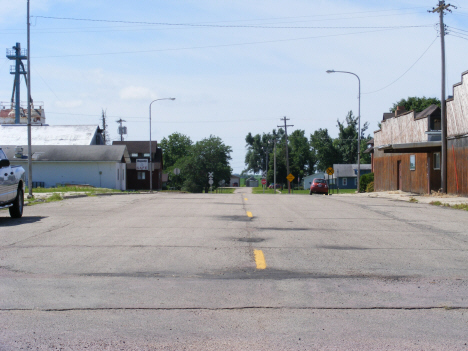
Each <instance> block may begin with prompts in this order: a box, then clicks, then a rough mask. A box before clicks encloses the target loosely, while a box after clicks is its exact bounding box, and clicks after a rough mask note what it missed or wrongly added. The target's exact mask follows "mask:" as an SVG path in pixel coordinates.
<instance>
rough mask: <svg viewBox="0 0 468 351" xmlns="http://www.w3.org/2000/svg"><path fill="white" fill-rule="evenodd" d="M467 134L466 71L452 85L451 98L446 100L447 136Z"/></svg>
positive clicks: (467, 88)
mask: <svg viewBox="0 0 468 351" xmlns="http://www.w3.org/2000/svg"><path fill="white" fill-rule="evenodd" d="M464 134H468V72H465V73H464V74H463V76H462V81H461V83H460V84H456V85H454V86H453V100H450V101H447V136H449V137H451V136H457V135H464Z"/></svg>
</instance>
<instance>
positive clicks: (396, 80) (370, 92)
mask: <svg viewBox="0 0 468 351" xmlns="http://www.w3.org/2000/svg"><path fill="white" fill-rule="evenodd" d="M437 38H438V37H436V38H435V39H434V40H433V41H432V43H431V44H430V45H429V46H428V47H427V49H426V50H424V52H423V53H422V54H421V56H419V58H418V59H417V60H416V61H415V62H414V63H413V64H412V65H411V66H410V67H409V68H408V69H407V70H406V71H405V72H404V73H403V74H402V75H401V76H399V77H398V78H397V79H395V80H394V81H393V82H391V83H390V84H387V85H386V86H384V87H383V88H380V89H377V90H373V91H369V92H365V93H361V94H362V95H367V94H373V93H377V92H379V91H382V90H384V89H386V88H388V87H389V86H391V85H393V84H395V83H396V82H398V81H399V80H400V79H401V78H402V77H403V76H404V75H405V74H406V73H408V72H409V71H410V70H411V69H412V68H413V67H414V66H415V65H416V64H417V63H418V62H419V60H421V59H422V58H423V56H424V55H425V54H426V52H428V51H429V49H430V48H431V47H432V45H433V44H434V43H435V42H436V40H437Z"/></svg>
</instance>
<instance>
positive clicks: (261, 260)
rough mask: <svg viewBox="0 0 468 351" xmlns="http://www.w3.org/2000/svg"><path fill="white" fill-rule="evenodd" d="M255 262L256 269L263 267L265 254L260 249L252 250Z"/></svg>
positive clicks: (264, 266) (264, 265)
mask: <svg viewBox="0 0 468 351" xmlns="http://www.w3.org/2000/svg"><path fill="white" fill-rule="evenodd" d="M254 256H255V263H256V264H257V269H265V268H266V261H265V256H264V255H263V251H262V250H254Z"/></svg>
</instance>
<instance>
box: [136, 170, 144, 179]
mask: <svg viewBox="0 0 468 351" xmlns="http://www.w3.org/2000/svg"><path fill="white" fill-rule="evenodd" d="M137 178H138V180H143V179H146V173H145V172H137Z"/></svg>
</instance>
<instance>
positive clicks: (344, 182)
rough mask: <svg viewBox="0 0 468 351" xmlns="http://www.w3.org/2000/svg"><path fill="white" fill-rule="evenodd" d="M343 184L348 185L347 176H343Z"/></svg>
mask: <svg viewBox="0 0 468 351" xmlns="http://www.w3.org/2000/svg"><path fill="white" fill-rule="evenodd" d="M343 185H344V186H346V185H348V178H343Z"/></svg>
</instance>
